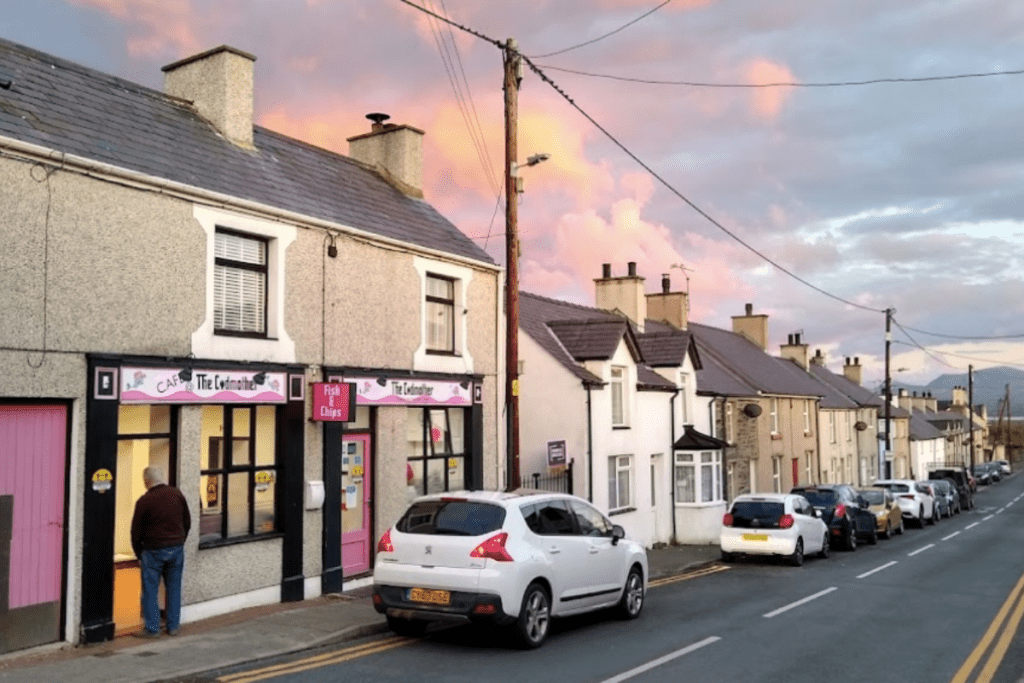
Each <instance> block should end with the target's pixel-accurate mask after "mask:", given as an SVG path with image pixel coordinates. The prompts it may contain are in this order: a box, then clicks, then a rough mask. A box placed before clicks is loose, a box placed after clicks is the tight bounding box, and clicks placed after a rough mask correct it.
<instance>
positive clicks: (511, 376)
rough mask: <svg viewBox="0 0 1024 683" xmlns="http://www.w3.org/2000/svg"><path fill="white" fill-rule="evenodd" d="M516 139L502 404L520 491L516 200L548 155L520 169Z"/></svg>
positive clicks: (510, 466)
mask: <svg viewBox="0 0 1024 683" xmlns="http://www.w3.org/2000/svg"><path fill="white" fill-rule="evenodd" d="M515 146H516V145H515V136H514V135H510V136H509V137H508V138H507V139H506V154H507V156H508V159H509V163H508V165H507V168H508V175H507V176H506V178H505V270H506V278H505V319H506V327H507V329H506V330H505V374H506V388H505V403H506V411H505V415H506V419H507V420H508V426H507V437H508V438H507V444H506V465H507V481H506V482H505V488H506V489H507V490H509V491H513V490H515V489H517V488H519V337H518V335H519V214H518V211H517V204H518V202H517V201H516V198H517V196H518V195H519V194H520V193H521V192H522V191H523V179H522V178H520V177H519V175H518V171H519V169H520V168H522V167H524V166H527V167H528V166H536V165H537V164H539V163H541V162H542V161H547V160H548V159H550V158H551V155H550V154H548V153H546V152H542V153H540V154H533V155H531V156H529V157H527V159H526V163H525V164H522V165H520V164H519V163H518V162H516V161H515V160H514V159H515V154H516V151H515Z"/></svg>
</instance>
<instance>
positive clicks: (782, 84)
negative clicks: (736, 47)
mask: <svg viewBox="0 0 1024 683" xmlns="http://www.w3.org/2000/svg"><path fill="white" fill-rule="evenodd" d="M543 68H545V69H550V70H552V71H563V72H565V73H570V74H575V75H577V76H588V77H590V78H606V79H609V80H613V81H626V82H627V83H643V84H646V85H679V86H688V87H691V88H841V87H847V86H857V85H874V84H876V83H923V82H926V81H951V80H956V79H961V78H987V77H989V76H1019V75H1021V74H1024V69H1018V70H1014V71H989V72H985V73H973V74H954V75H951V76H921V77H920V78H873V79H870V80H867V81H834V82H825V83H798V82H795V81H778V82H774V83H708V82H702V81H666V80H657V79H652V78H636V77H632V76H616V75H614V74H599V73H593V72H591V71H580V70H578V69H567V68H565V67H560V66H549V65H544V66H543Z"/></svg>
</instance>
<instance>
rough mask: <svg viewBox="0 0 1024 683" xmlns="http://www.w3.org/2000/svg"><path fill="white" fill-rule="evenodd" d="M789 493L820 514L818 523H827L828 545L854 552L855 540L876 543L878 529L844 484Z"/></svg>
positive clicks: (807, 487)
mask: <svg viewBox="0 0 1024 683" xmlns="http://www.w3.org/2000/svg"><path fill="white" fill-rule="evenodd" d="M790 493H798V494H800V495H801V496H803V497H804V498H806V499H807V500H809V501H811V505H813V506H814V507H815V508H817V509H818V510H819V511H821V513H822V514H821V518H822V520H823V521H824V522H825V523H826V524H828V533H829V536H830V537H831V539H832V543H834V544H836V545H839V544H842V546H843V547H844V548H846V549H847V550H856V549H857V539H858V537H861V538H864V539H866V540H867V542H868V543H870V544H871V545H874V544H875V543H878V528H877V524H876V523H875V516H874V515H873V514H871V513H870V512H867V511H866V510H865V509H864V508H863V507H861V503H860V501H859V500H858V499H857V490H856V489H854V488H853V487H852V486H850V485H848V484H818V485H816V486H797V487H795V488H793V489H792V490H791V491H790Z"/></svg>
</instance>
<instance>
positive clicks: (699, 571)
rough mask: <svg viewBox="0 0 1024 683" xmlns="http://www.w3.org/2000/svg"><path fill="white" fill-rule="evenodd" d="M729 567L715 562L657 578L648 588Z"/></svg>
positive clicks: (714, 572)
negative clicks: (684, 572)
mask: <svg viewBox="0 0 1024 683" xmlns="http://www.w3.org/2000/svg"><path fill="white" fill-rule="evenodd" d="M728 569H729V567H727V566H725V565H723V564H713V565H711V566H710V567H704V568H703V569H697V570H694V571H692V572H688V573H686V574H679V575H677V576H669V577H666V578H664V579H655V580H654V581H651V582H649V583H648V584H647V587H648V588H657V587H658V586H667V585H668V584H670V583H678V582H679V581H689V580H690V579H697V578H700V577H701V576H707V575H708V574H717V573H718V572H724V571H728Z"/></svg>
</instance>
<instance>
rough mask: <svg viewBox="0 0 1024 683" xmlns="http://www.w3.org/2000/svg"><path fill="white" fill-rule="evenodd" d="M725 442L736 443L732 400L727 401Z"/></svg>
mask: <svg viewBox="0 0 1024 683" xmlns="http://www.w3.org/2000/svg"><path fill="white" fill-rule="evenodd" d="M724 421H725V442H726V443H730V444H731V443H734V442H735V436H736V435H735V434H734V433H733V405H732V401H728V400H727V401H726V402H725V418H724Z"/></svg>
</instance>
